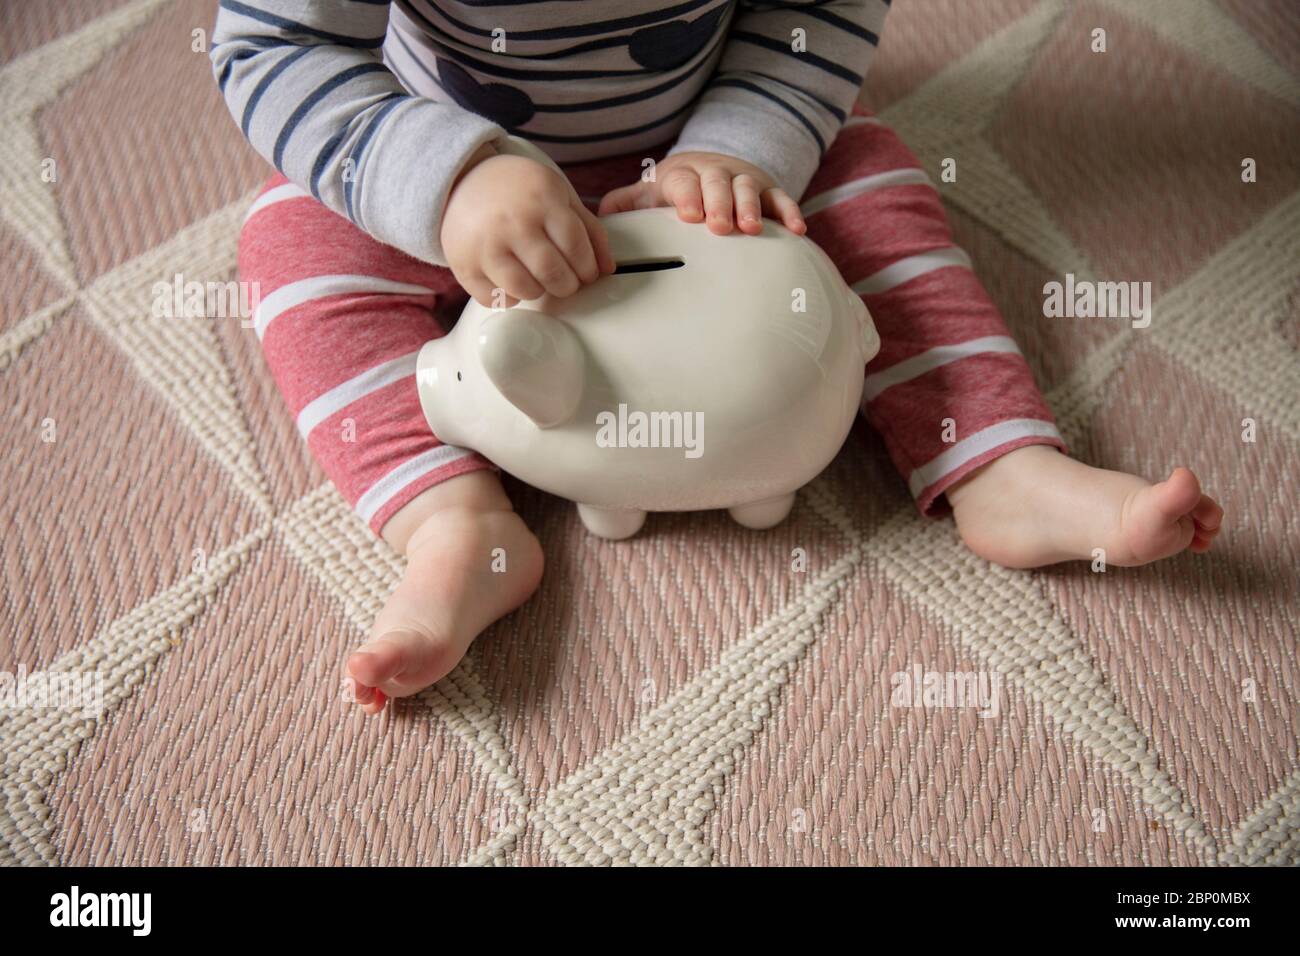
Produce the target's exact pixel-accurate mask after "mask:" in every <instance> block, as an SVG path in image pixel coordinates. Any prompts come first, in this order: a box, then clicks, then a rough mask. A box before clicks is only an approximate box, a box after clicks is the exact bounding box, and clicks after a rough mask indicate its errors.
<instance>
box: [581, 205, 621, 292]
mask: <svg viewBox="0 0 1300 956" xmlns="http://www.w3.org/2000/svg"><path fill="white" fill-rule="evenodd" d="M574 208H575V209H576V210H577V212H578V216H579V217H580V218H581V219H582V224H583V225H584V226H586V228H587V238H588V239H590V240H591V249H592V251H593V252H595V254H596V267H597V268H598V269H600V271H601V274H602V275H608V274H609V273H611V272H613V271H614V269H615V267H616V265H617V264H616V263H615V262H614V254H613V253H612V252H610V251H609V233H607V232H606V231H605V227H604V226H603V225H602V224H601V221H600V220H599V219H597V218H596V217H595V216H593V215H592V214H591V210H590V209H588V208H587V207H586V206H584V205H583V204H582V203H581V202H580V201H578V202H575V205H574Z"/></svg>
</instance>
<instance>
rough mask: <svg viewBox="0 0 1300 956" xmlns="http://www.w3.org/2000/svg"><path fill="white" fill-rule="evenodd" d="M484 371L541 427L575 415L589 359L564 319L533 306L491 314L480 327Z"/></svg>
mask: <svg viewBox="0 0 1300 956" xmlns="http://www.w3.org/2000/svg"><path fill="white" fill-rule="evenodd" d="M478 348H479V355H480V356H481V358H482V360H483V371H484V372H486V373H487V377H488V378H489V379H491V380H492V384H494V385H495V386H496V387H497V389H498V390H499V391H500V392H501V394H502V395H504V396H505V397H506V400H507V401H509V402H510V404H512V405H514V406H515V407H516V408H518V409H519V410H520V411H521V412H523V413H524V414H525V415H527V416H528V417H529V418H531V419H532V420H533V421H534V422H536V423H537V425H538V426H539V427H541V428H552V427H554V426H555V425H559V424H562V423H564V422H566V421H568V420H569V419H570V418H572V417H573V413H574V412H576V411H577V410H578V404H579V402H580V401H581V400H582V389H583V385H584V380H585V378H586V369H587V362H586V358H585V356H584V355H583V351H582V345H581V343H579V342H578V337H577V336H576V335H574V334H573V332H572V331H571V330H570V329H569V327H568V326H567V325H565V324H564V323H563V322H561V321H560V320H559V319H555V318H552V317H551V316H549V315H547V314H546V313H544V312H533V311H531V310H529V309H506V310H505V311H503V312H494V313H492V314H491V315H489V316H488V317H487V318H486V319H485V320H484V322H483V325H482V326H481V328H480V332H479V340H478Z"/></svg>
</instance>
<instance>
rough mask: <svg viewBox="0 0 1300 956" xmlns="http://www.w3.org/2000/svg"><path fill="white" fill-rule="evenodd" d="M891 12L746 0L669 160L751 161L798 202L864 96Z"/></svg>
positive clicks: (884, 1)
mask: <svg viewBox="0 0 1300 956" xmlns="http://www.w3.org/2000/svg"><path fill="white" fill-rule="evenodd" d="M888 10H889V4H888V0H830V2H827V0H784V2H781V0H771V2H761V0H741V2H740V8H739V10H738V11H737V13H736V16H735V19H734V21H733V22H732V24H731V28H730V34H729V36H728V38H727V43H726V46H725V47H724V48H723V52H722V59H721V60H720V61H719V64H718V69H717V72H716V73H715V74H714V77H713V79H712V80H711V81H710V83H709V85H708V86H707V87H705V90H704V93H703V94H702V95H701V97H700V100H699V102H698V103H697V104H696V106H695V109H694V111H693V112H692V113H691V117H690V119H688V120H687V121H686V125H685V126H684V127H683V128H682V132H681V135H680V136H679V137H678V139H677V143H676V144H675V145H674V146H673V148H672V149H671V150H670V151H669V154H670V155H671V154H673V153H680V152H686V151H688V150H690V151H694V150H702V151H705V152H710V153H722V154H725V155H728V156H734V157H736V158H737V159H743V160H745V161H747V162H750V163H753V164H754V165H755V166H757V167H759V168H760V169H762V170H763V171H765V172H766V173H767V174H768V175H770V176H771V177H772V178H773V179H774V180H776V182H777V184H778V185H779V186H780V187H781V188H782V189H784V190H785V191H786V192H788V193H789V194H790V195H791V196H793V197H794V198H796V199H798V198H799V197H800V196H802V195H803V192H804V190H805V189H807V188H808V182H809V181H810V180H811V179H812V176H813V173H815V172H816V171H817V167H818V166H819V165H820V164H821V158H822V154H823V153H825V152H826V147H827V146H829V145H830V143H831V141H832V140H834V139H835V136H836V135H837V134H838V133H839V130H840V127H841V126H843V125H844V121H845V120H846V119H847V118H848V113H849V110H850V109H852V107H853V103H854V101H855V100H856V99H857V97H858V93H859V92H860V90H861V89H862V84H863V82H864V81H865V80H866V75H867V68H868V66H869V65H870V63H871V59H872V56H873V55H874V53H875V49H876V46H877V44H878V43H879V41H880V33H881V30H882V29H883V27H884V22H885V14H886V13H887V12H888Z"/></svg>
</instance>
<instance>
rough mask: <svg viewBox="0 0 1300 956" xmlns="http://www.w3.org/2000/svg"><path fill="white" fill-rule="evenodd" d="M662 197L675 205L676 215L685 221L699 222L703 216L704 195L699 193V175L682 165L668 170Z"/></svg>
mask: <svg viewBox="0 0 1300 956" xmlns="http://www.w3.org/2000/svg"><path fill="white" fill-rule="evenodd" d="M663 192H664V199H665V200H667V201H668V202H669V203H670V204H671V205H672V206H674V207H676V209H677V215H678V217H679V218H681V219H682V220H683V221H685V222H700V221H701V220H702V219H703V218H704V197H703V196H702V195H701V193H700V176H699V174H698V173H697V172H696V171H695V170H693V169H688V168H686V167H684V166H682V167H678V168H677V169H674V170H673V171H672V172H670V173H669V174H668V176H667V178H666V179H665V180H664V184H663Z"/></svg>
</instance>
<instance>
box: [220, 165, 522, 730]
mask: <svg viewBox="0 0 1300 956" xmlns="http://www.w3.org/2000/svg"><path fill="white" fill-rule="evenodd" d="M239 269H240V275H241V278H242V279H243V280H244V281H247V282H256V283H258V284H259V285H260V293H261V304H260V306H259V307H258V310H257V312H256V316H255V319H254V326H255V330H256V333H257V335H258V338H259V339H261V342H262V348H263V352H264V353H265V355H266V360H267V364H268V365H269V366H270V368H271V372H272V374H273V375H274V377H275V380H276V383H277V384H278V385H279V388H280V392H281V394H282V395H283V396H284V400H285V403H286V404H287V405H288V407H289V411H290V413H291V414H292V415H293V416H294V418H295V420H296V421H297V424H298V430H299V431H300V432H301V433H302V435H303V437H304V438H305V439H306V441H307V444H308V447H309V448H310V449H311V452H312V454H313V455H314V456H315V458H316V460H317V461H319V462H320V464H321V467H322V468H323V469H324V470H325V473H326V474H327V475H328V476H329V478H330V479H331V480H332V481H333V482H334V484H335V486H336V487H337V488H338V489H339V491H340V492H342V494H343V496H344V497H345V498H347V500H348V501H349V502H350V503H351V504H352V506H353V507H354V508H355V509H356V511H357V513H358V514H359V515H360V516H361V517H362V518H363V519H364V520H365V521H366V522H367V523H368V524H369V525H370V527H371V528H372V529H373V530H374V531H375V532H376V533H379V534H382V536H383V537H384V539H385V540H387V541H388V543H389V544H391V545H392V546H393V547H394V548H395V549H396V550H397V551H399V552H401V553H403V554H405V555H406V558H407V567H406V573H405V575H404V577H403V578H402V581H401V583H400V584H399V585H398V587H397V590H396V591H395V592H394V593H393V595H392V596H391V597H390V598H389V600H388V603H387V604H386V605H385V606H384V608H383V610H381V611H380V613H379V615H378V616H377V618H376V620H375V627H374V630H373V632H372V634H371V636H370V640H369V641H367V642H366V644H364V645H363V646H362V647H361V648H360V649H359V650H358V652H357V653H355V654H353V655H352V657H351V659H350V660H349V661H348V673H349V675H350V676H351V678H352V679H353V680H354V681H355V683H356V685H357V700H358V702H360V703H361V704H362V706H363V708H364V709H366V710H367V711H370V712H374V711H377V710H379V709H380V708H381V707H382V706H383V702H384V699H385V697H387V696H405V695H408V694H413V693H415V692H416V691H419V690H421V689H423V688H424V687H427V686H428V685H429V684H431V683H433V682H434V681H436V680H438V679H439V678H441V677H442V676H443V675H445V674H446V673H447V672H448V671H450V670H451V669H452V668H453V667H454V666H455V665H456V663H457V662H458V661H459V660H460V659H461V657H462V656H463V655H464V653H465V650H466V649H467V648H468V647H469V644H470V642H471V641H472V640H473V639H474V638H475V637H476V636H477V635H478V634H479V633H480V632H481V631H482V630H483V629H484V628H485V627H487V626H488V625H489V624H491V623H492V622H493V621H494V620H496V619H497V618H498V617H501V616H502V615H504V614H506V613H508V612H509V611H511V610H513V609H514V608H515V607H517V606H518V605H520V604H521V603H523V602H524V601H525V600H526V599H527V598H528V596H529V595H530V594H531V593H532V592H533V590H535V589H536V587H537V583H538V581H539V579H540V577H541V568H542V556H541V549H540V547H539V546H538V544H537V540H536V539H535V538H534V537H533V536H532V534H531V533H530V532H529V531H528V529H527V528H526V527H525V526H524V524H523V522H522V521H521V520H520V519H519V517H518V516H517V515H516V514H515V513H514V511H513V510H512V508H511V506H510V501H509V499H508V498H507V497H506V494H505V492H504V490H503V489H502V488H501V483H500V481H499V479H498V478H497V476H496V473H495V472H494V471H493V470H492V467H491V465H490V463H489V462H488V461H486V460H485V459H484V458H482V457H481V456H479V455H477V454H474V453H473V452H469V451H466V450H465V449H462V448H456V447H453V446H451V445H444V444H443V443H441V442H440V441H438V439H437V438H435V437H434V435H433V434H432V432H430V430H429V427H428V425H427V424H426V422H425V419H424V415H423V413H422V412H421V410H420V403H419V397H418V394H417V391H416V387H415V360H416V353H417V352H418V351H419V349H420V347H421V346H422V345H424V343H425V342H427V341H428V340H429V339H431V338H436V337H438V336H440V335H442V334H443V329H442V327H441V326H440V325H439V324H438V322H437V321H436V319H435V318H434V314H433V310H434V307H435V304H436V303H437V302H438V301H439V300H440V299H441V300H442V301H443V302H444V303H445V302H446V300H447V299H456V298H459V297H460V296H461V295H462V293H460V290H459V289H458V288H457V286H456V283H455V281H454V280H453V279H452V277H451V273H450V272H448V271H447V270H446V269H441V268H438V267H436V266H431V265H428V264H427V263H422V262H419V261H417V260H415V259H412V258H410V257H409V256H407V255H405V254H403V253H401V252H399V251H398V250H396V249H393V248H390V247H388V246H385V245H383V244H381V243H379V242H377V241H375V240H374V239H372V238H371V237H369V236H367V235H366V234H365V233H363V232H362V231H361V230H359V229H357V228H356V227H355V226H353V225H352V224H351V223H349V222H348V221H347V220H345V219H343V218H342V217H341V216H338V215H336V214H335V213H333V212H330V211H329V210H328V209H326V208H325V207H324V206H322V205H320V204H319V203H318V202H316V201H315V200H314V199H312V198H311V197H310V196H309V195H306V194H305V193H303V192H302V190H300V189H298V188H297V187H296V186H293V185H291V184H289V183H287V182H286V181H285V180H284V178H283V177H280V176H277V177H275V178H274V179H272V180H271V182H270V183H269V184H268V186H267V189H266V191H264V192H263V193H262V195H261V197H259V199H258V200H257V202H256V203H255V204H254V207H253V209H252V210H251V211H250V214H249V217H248V219H247V220H246V221H245V224H244V229H243V233H242V235H241V236H240V246H239ZM498 548H500V549H501V551H499V552H496V551H495V549H498Z"/></svg>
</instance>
